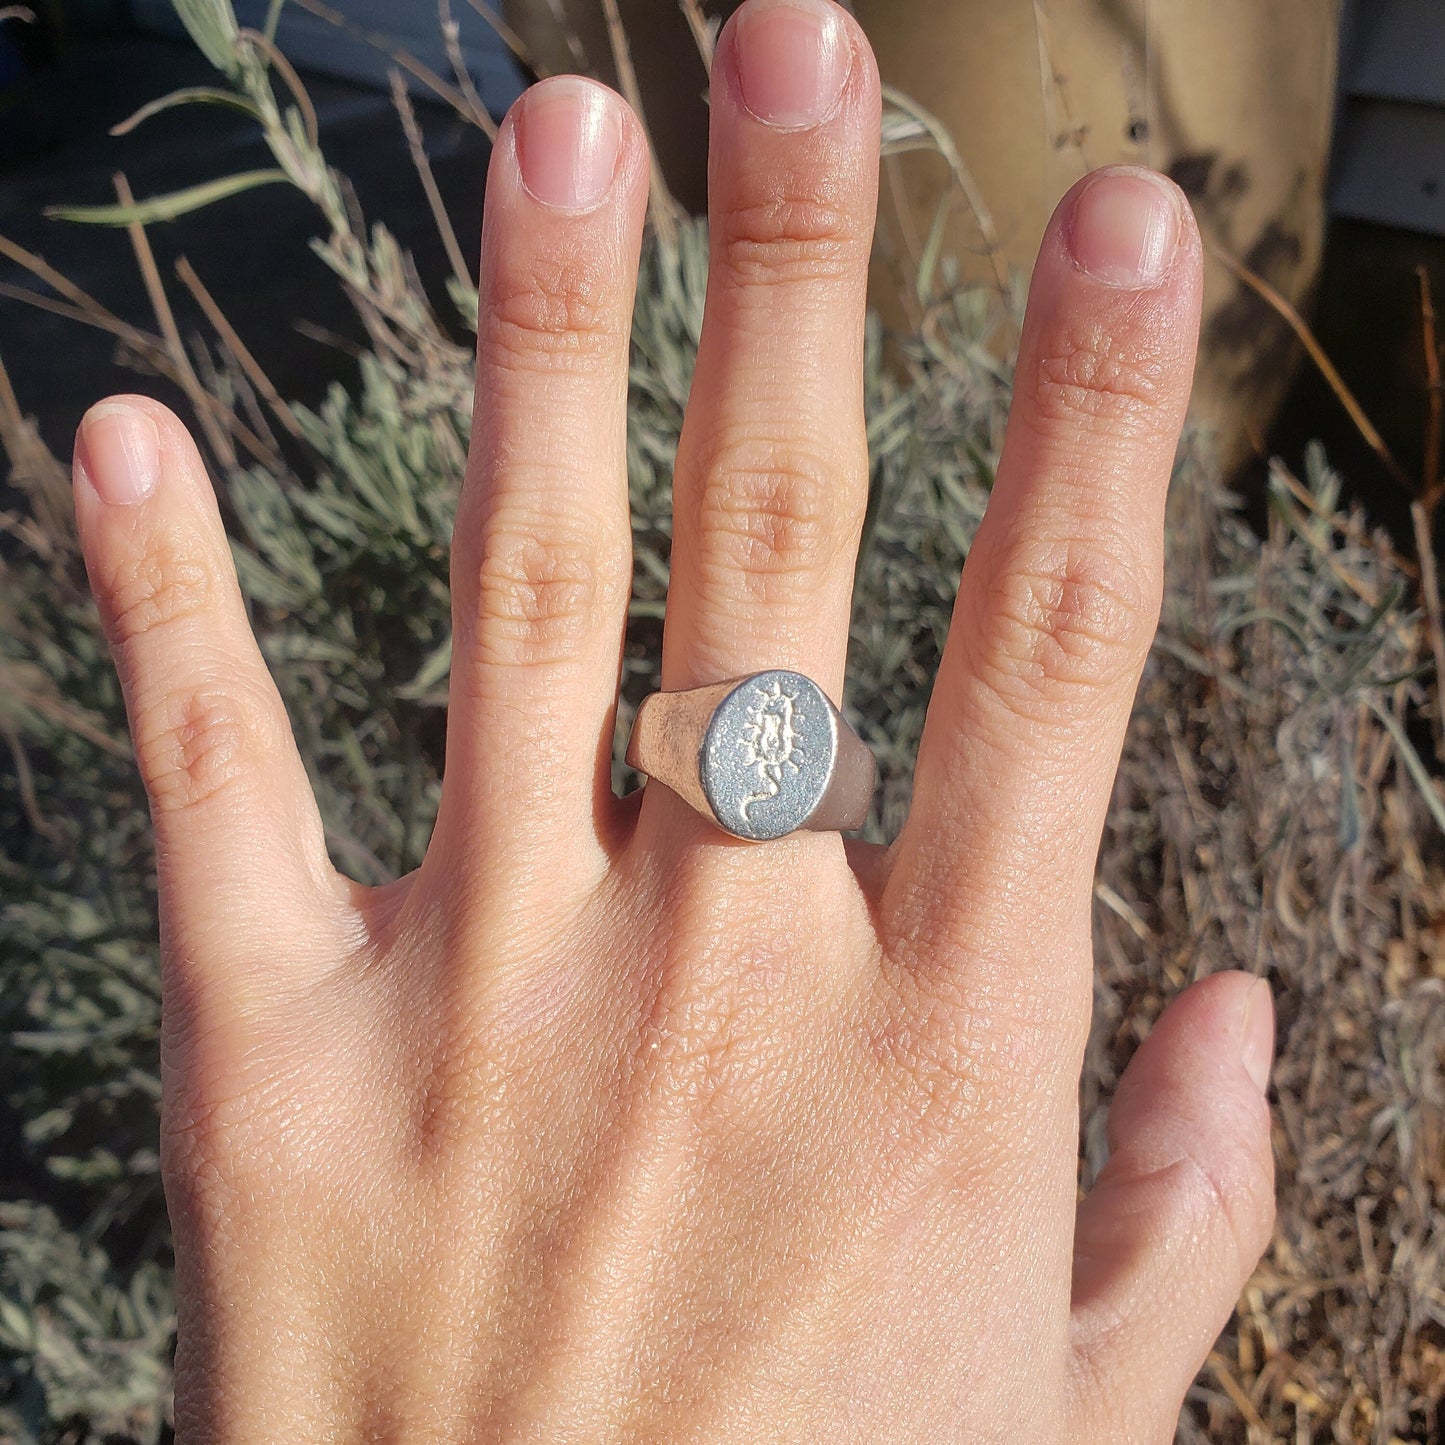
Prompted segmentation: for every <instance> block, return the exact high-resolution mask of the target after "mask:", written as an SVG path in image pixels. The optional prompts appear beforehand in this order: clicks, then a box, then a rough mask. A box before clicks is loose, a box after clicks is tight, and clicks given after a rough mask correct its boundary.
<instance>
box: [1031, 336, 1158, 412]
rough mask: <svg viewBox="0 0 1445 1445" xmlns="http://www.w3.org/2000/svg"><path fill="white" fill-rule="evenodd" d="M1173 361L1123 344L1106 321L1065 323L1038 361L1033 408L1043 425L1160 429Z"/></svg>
mask: <svg viewBox="0 0 1445 1445" xmlns="http://www.w3.org/2000/svg"><path fill="white" fill-rule="evenodd" d="M1167 371H1168V364H1167V360H1166V358H1165V357H1163V356H1162V355H1160V354H1158V352H1157V351H1151V350H1149V349H1147V348H1143V349H1141V346H1140V344H1139V343H1138V341H1137V338H1136V339H1131V341H1130V343H1129V344H1127V345H1126V344H1124V343H1123V342H1122V341H1121V340H1120V338H1119V337H1118V336H1117V335H1116V334H1115V331H1114V329H1113V328H1111V327H1109V326H1107V325H1105V324H1104V322H1103V321H1102V320H1093V321H1085V322H1074V323H1072V324H1070V325H1068V326H1065V327H1063V328H1062V329H1061V330H1060V331H1059V332H1058V333H1057V334H1056V335H1054V336H1052V337H1050V338H1049V339H1048V342H1047V343H1046V344H1045V345H1044V346H1043V347H1042V348H1041V349H1040V351H1039V353H1038V356H1037V360H1036V362H1035V366H1034V388H1033V391H1034V412H1035V418H1036V424H1038V425H1040V426H1042V427H1044V428H1046V429H1047V428H1053V427H1066V428H1069V429H1070V430H1071V431H1076V430H1077V429H1078V428H1079V427H1081V426H1083V427H1086V428H1088V429H1089V430H1090V431H1092V432H1103V431H1107V432H1108V434H1109V435H1110V436H1115V437H1117V436H1119V435H1120V434H1124V435H1129V436H1149V435H1152V434H1153V433H1155V432H1157V431H1160V430H1161V429H1162V427H1163V425H1164V422H1163V419H1162V411H1163V406H1162V403H1163V400H1164V395H1165V391H1166V388H1165V375H1166V373H1167Z"/></svg>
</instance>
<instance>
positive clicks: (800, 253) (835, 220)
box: [721, 191, 865, 284]
mask: <svg viewBox="0 0 1445 1445" xmlns="http://www.w3.org/2000/svg"><path fill="white" fill-rule="evenodd" d="M722 227H723V230H722V238H721V239H722V247H721V250H722V259H723V262H724V265H725V266H726V267H727V270H728V272H729V274H730V275H731V276H733V277H734V278H735V279H736V280H737V281H739V282H741V283H744V284H752V283H759V282H761V283H764V284H766V283H776V282H790V281H837V280H842V279H846V278H847V277H849V276H852V275H853V274H854V273H855V272H857V271H858V268H859V267H860V266H861V264H862V259H863V257H864V255H865V247H864V245H863V243H862V241H861V239H860V227H859V224H858V221H857V219H856V217H854V216H853V215H851V214H850V213H849V212H848V211H847V210H846V209H845V208H844V207H842V206H839V205H837V204H835V203H834V202H832V201H829V200H828V199H827V198H826V197H820V196H799V195H795V194H790V193H788V192H786V191H783V192H781V193H777V194H773V195H767V196H763V197H761V198H759V199H757V200H754V201H752V202H751V203H749V204H746V205H742V206H738V207H735V208H734V209H732V210H730V211H729V212H727V214H726V215H725V216H724V217H723V222H722Z"/></svg>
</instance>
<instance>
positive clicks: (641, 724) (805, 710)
mask: <svg viewBox="0 0 1445 1445" xmlns="http://www.w3.org/2000/svg"><path fill="white" fill-rule="evenodd" d="M627 761H628V763H629V764H630V765H631V766H632V767H634V768H636V769H637V771H638V772H640V773H645V774H646V775H647V776H648V777H649V778H651V779H652V780H653V781H654V782H658V783H661V784H663V785H664V786H665V787H668V788H670V789H671V790H672V791H673V792H674V793H676V794H677V795H678V796H679V797H680V798H681V799H682V800H683V801H684V802H685V803H687V804H689V805H690V806H691V807H692V808H694V809H696V811H697V812H699V813H701V814H702V816H703V817H704V818H707V819H709V820H710V821H712V822H714V823H716V824H717V825H718V827H719V828H721V829H723V831H724V832H727V833H731V834H732V835H733V837H735V838H745V839H747V840H748V841H750V842H754V843H760V842H765V841H768V840H770V839H773V838H781V837H783V836H784V835H785V834H787V833H792V832H796V831H797V830H798V829H799V828H809V829H812V830H814V831H818V832H835V831H836V832H848V831H851V830H852V829H854V828H861V827H862V826H863V824H864V823H865V822H866V821H867V818H868V809H869V806H870V805H871V803H872V801H873V787H874V780H875V778H876V769H875V767H874V763H873V754H872V753H870V752H869V751H868V745H867V744H866V743H865V742H864V741H863V740H862V738H860V737H859V736H858V734H857V733H855V732H854V731H853V729H852V728H850V727H849V726H848V724H847V723H846V722H844V721H843V718H842V716H841V715H840V714H839V712H838V709H837V708H836V707H834V706H833V704H832V702H831V701H830V700H829V698H828V695H827V694H826V693H825V692H824V691H823V689H822V688H820V687H819V686H818V684H817V683H815V682H813V681H812V680H811V679H810V678H806V677H804V676H803V675H802V673H799V672H784V671H776V670H775V671H769V672H755V673H753V674H752V675H751V676H749V677H744V678H734V679H733V680H732V681H731V682H719V683H714V684H713V685H712V686H710V687H698V688H692V689H690V690H689V691H687V692H654V693H652V694H650V695H649V696H648V697H645V698H644V699H643V700H642V705H641V706H640V707H639V708H638V710H637V717H636V718H635V719H634V720H633V724H632V736H631V738H630V739H629V740H628V743H627Z"/></svg>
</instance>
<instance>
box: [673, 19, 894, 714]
mask: <svg viewBox="0 0 1445 1445" xmlns="http://www.w3.org/2000/svg"><path fill="white" fill-rule="evenodd" d="M878 127H879V88H878V78H877V73H876V70H875V67H874V63H873V59H872V54H871V52H870V50H869V48H868V45H867V42H866V41H865V40H864V39H863V36H862V33H861V32H860V31H859V30H858V28H857V26H856V24H855V23H854V22H853V21H852V20H851V19H849V17H848V16H847V15H846V14H845V13H844V12H843V11H842V10H841V9H839V8H838V7H837V6H836V5H833V4H831V3H829V0H748V3H747V4H746V5H744V7H743V8H742V9H741V10H740V11H739V12H738V14H737V15H736V16H735V17H734V19H733V21H732V23H731V24H730V25H729V26H728V28H727V29H726V30H725V32H724V33H723V35H722V37H721V39H720V41H719V44H718V50H717V55H716V59H715V62H714V66H713V75H712V153H711V154H712V159H711V167H710V177H709V191H710V207H709V214H710V216H711V224H712V256H711V269H710V272H709V280H708V294H707V306H706V312H705V317H704V322H703V330H702V338H701V342H700V344H699V349H698V360H697V370H696V374H695V377H694V381H693V389H692V399H691V401H690V403H689V407H688V414H687V422H686V425H685V426H684V428H683V434H682V439H681V443H680V445H679V448H678V457H677V468H676V474H675V482H674V499H673V505H674V540H673V569H672V586H671V589H670V592H669V595H668V611H667V628H666V636H665V639H664V645H663V670H662V678H663V687H664V688H665V689H668V690H673V689H678V688H688V687H697V686H701V685H703V684H705V683H711V682H719V681H722V680H724V679H727V678H730V677H735V676H738V675H740V674H743V673H747V672H751V671H755V670H758V669H760V668H768V667H787V668H794V669H796V670H798V671H800V672H805V673H807V674H808V675H810V676H812V677H813V678H814V679H815V680H816V681H817V682H818V683H819V684H820V685H821V686H822V687H823V689H824V690H825V691H827V692H829V693H830V694H832V696H833V697H834V698H835V699H836V698H837V697H838V696H839V693H840V691H841V687H842V681H843V663H844V655H845V652H846V648H847V635H848V615H849V602H850V596H851V590H852V580H853V565H854V559H855V553H856V549H857V545H858V532H859V528H860V526H861V522H862V517H863V511H864V507H865V504H866V500H867V478H868V461H867V442H866V435H865V430H864V420H863V320H864V311H865V305H866V283H867V265H868V252H869V246H870V243H871V239H872V233H873V221H874V212H875V209H876V203H877V165H878Z"/></svg>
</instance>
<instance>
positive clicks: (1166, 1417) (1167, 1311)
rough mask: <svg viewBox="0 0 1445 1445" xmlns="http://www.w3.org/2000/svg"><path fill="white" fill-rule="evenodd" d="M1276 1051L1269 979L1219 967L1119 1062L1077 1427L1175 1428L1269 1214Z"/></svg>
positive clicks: (1125, 1436)
mask: <svg viewBox="0 0 1445 1445" xmlns="http://www.w3.org/2000/svg"><path fill="white" fill-rule="evenodd" d="M1273 1053H1274V1006H1273V1003H1272V1001H1271V998H1270V992H1269V986H1268V985H1267V984H1266V983H1264V982H1263V981H1262V980H1256V979H1252V978H1251V977H1250V976H1249V975H1247V974H1243V973H1222V974H1215V975H1214V976H1212V977H1210V978H1206V979H1204V980H1202V981H1201V982H1199V983H1197V984H1195V985H1194V986H1193V987H1192V988H1190V989H1188V990H1187V991H1186V992H1185V993H1184V994H1183V995H1181V997H1179V998H1178V999H1176V1000H1175V1002H1174V1003H1173V1004H1172V1005H1170V1007H1169V1008H1168V1009H1166V1010H1165V1012H1164V1015H1163V1017H1162V1018H1161V1019H1160V1020H1159V1022H1158V1024H1157V1025H1156V1026H1155V1028H1154V1031H1153V1033H1151V1034H1150V1036H1149V1037H1148V1039H1146V1040H1145V1042H1144V1044H1143V1045H1142V1046H1141V1047H1140V1049H1139V1052H1138V1053H1137V1054H1136V1055H1135V1057H1134V1059H1133V1060H1132V1062H1131V1063H1130V1064H1129V1067H1128V1068H1127V1069H1126V1070H1125V1071H1124V1077H1123V1078H1122V1079H1121V1080H1120V1081H1119V1089H1118V1093H1117V1095H1116V1097H1115V1100H1114V1104H1113V1107H1112V1108H1111V1110H1110V1115H1109V1147H1110V1150H1111V1155H1110V1158H1109V1162H1108V1163H1107V1164H1106V1165H1105V1166H1104V1169H1103V1171H1102V1172H1101V1173H1100V1175H1099V1178H1098V1181H1097V1182H1096V1183H1095V1185H1094V1188H1093V1189H1092V1190H1091V1191H1090V1193H1089V1196H1088V1198H1087V1199H1085V1200H1084V1202H1083V1204H1082V1205H1081V1206H1080V1208H1079V1215H1078V1222H1077V1225H1076V1228H1075V1236H1074V1282H1073V1342H1074V1366H1075V1369H1074V1383H1075V1391H1076V1412H1075V1415H1074V1418H1075V1420H1076V1421H1077V1430H1076V1434H1075V1438H1076V1439H1078V1440H1080V1441H1099V1440H1109V1441H1152V1440H1161V1441H1162V1440H1171V1439H1173V1437H1174V1430H1175V1424H1176V1421H1177V1418H1178V1413H1179V1407H1180V1404H1181V1402H1182V1401H1183V1398H1184V1394H1185V1391H1186V1390H1187V1389H1188V1388H1189V1383H1190V1381H1191V1380H1192V1379H1193V1378H1194V1375H1195V1373H1196V1372H1197V1371H1198V1369H1199V1367H1200V1366H1201V1365H1202V1364H1203V1363H1204V1360H1205V1357H1206V1356H1207V1355H1208V1353H1209V1348H1210V1346H1211V1345H1212V1344H1213V1342H1214V1340H1215V1338H1216V1336H1217V1335H1218V1334H1219V1332H1220V1330H1221V1329H1223V1327H1224V1325H1225V1324H1226V1322H1227V1321H1228V1319H1229V1316H1230V1312H1231V1311H1232V1310H1233V1308H1234V1306H1235V1303H1236V1301H1237V1300H1238V1298H1239V1292H1240V1290H1241V1289H1242V1288H1243V1287H1244V1284H1245V1282H1246V1281H1247V1280H1248V1278H1249V1276H1250V1273H1251V1272H1252V1271H1253V1269H1254V1266H1255V1265H1256V1263H1258V1261H1259V1257H1260V1255H1261V1254H1262V1253H1263V1252H1264V1249H1265V1246H1266V1245H1267V1244H1268V1243H1269V1237H1270V1232H1271V1230H1272V1228H1273V1225H1274V1160H1273V1156H1272V1154H1271V1149H1270V1132H1269V1105H1268V1103H1267V1102H1266V1098H1265V1093H1266V1090H1267V1089H1268V1086H1269V1069H1270V1063H1271V1059H1272V1056H1273Z"/></svg>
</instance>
